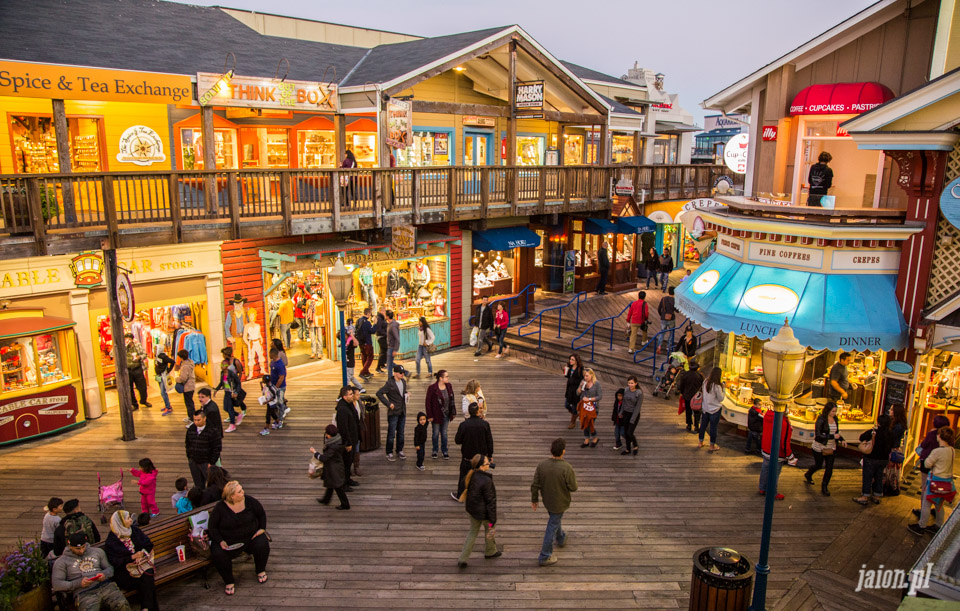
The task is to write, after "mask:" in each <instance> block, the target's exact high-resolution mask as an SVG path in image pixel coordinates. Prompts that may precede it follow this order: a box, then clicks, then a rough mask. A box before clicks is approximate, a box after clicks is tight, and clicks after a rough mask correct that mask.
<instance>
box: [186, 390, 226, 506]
mask: <svg viewBox="0 0 960 611" xmlns="http://www.w3.org/2000/svg"><path fill="white" fill-rule="evenodd" d="M197 400H198V401H200V408H201V409H202V411H203V413H204V414H206V416H207V426H209V427H210V429H211V430H213V431H216V433H217V435H219V437H220V439H223V421H222V420H221V418H222V412H221V411H220V406H219V405H217V402H216V401H214V400H213V397H212V396H211V393H210V389H209V388H201V389H200V390H198V391H197ZM191 426H193V424H188V425H187V428H190V427H191ZM202 487H203V486H201V488H202Z"/></svg>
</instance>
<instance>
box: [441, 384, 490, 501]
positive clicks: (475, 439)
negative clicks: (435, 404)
mask: <svg viewBox="0 0 960 611" xmlns="http://www.w3.org/2000/svg"><path fill="white" fill-rule="evenodd" d="M467 412H468V413H469V414H470V417H469V418H467V419H466V420H464V421H463V422H461V423H460V426H459V427H457V436H456V437H455V438H454V441H456V442H457V445H458V446H460V479H459V481H458V482H457V492H456V493H453V492H451V493H450V496H452V497H453V500H455V501H459V500H460V495H461V494H463V478H465V477H466V476H467V472H468V471H470V468H471V465H470V461H471V460H473V457H474V456H476V455H477V454H480V455H481V456H486V457H487V458H490V459H492V458H493V434H492V433H491V432H490V423H489V422H487V421H486V420H484V419H483V418H481V417H480V416H479V415H478V414H479V412H480V406H479V405H477V404H476V403H471V404H470V406H469V407H468V408H467Z"/></svg>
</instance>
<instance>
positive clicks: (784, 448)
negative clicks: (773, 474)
mask: <svg viewBox="0 0 960 611" xmlns="http://www.w3.org/2000/svg"><path fill="white" fill-rule="evenodd" d="M773 419H774V411H773V410H772V409H769V410H767V413H766V414H764V415H763V445H762V447H761V455H762V456H763V464H761V465H760V484H759V489H758V492H759V494H760V495H761V496H762V495H765V494H766V493H767V479H768V477H769V474H770V462H771V456H773V452H774V451H775V450H774V448H776V446H779V452H777V458H776V466H775V468H776V470H777V476H778V477H779V474H780V470H781V469H782V468H783V463H785V462H790V461H793V460H794V456H793V448H791V447H790V439H791V438H792V437H793V426H791V425H790V419H789V418H787V417H786V416H784V418H783V422H782V423H781V426H780V442H779V443H775V442H774V441H773ZM773 498H774V499H775V500H777V501H782V500H783V498H784V497H783V494H782V493H780V492H778V493H777V494H776V496H774V497H773Z"/></svg>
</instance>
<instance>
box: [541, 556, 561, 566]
mask: <svg viewBox="0 0 960 611" xmlns="http://www.w3.org/2000/svg"><path fill="white" fill-rule="evenodd" d="M556 563H557V557H556V556H550V557H549V558H547V559H546V560H541V561H540V566H550V565H551V564H556Z"/></svg>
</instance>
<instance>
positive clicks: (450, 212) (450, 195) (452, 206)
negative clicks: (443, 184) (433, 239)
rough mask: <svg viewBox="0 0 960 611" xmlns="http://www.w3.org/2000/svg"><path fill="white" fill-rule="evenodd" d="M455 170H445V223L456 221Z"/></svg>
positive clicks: (453, 168)
mask: <svg viewBox="0 0 960 611" xmlns="http://www.w3.org/2000/svg"><path fill="white" fill-rule="evenodd" d="M456 215H457V169H456V168H455V167H454V166H452V165H451V166H450V167H448V168H447V221H448V222H452V221H455V220H457V219H456Z"/></svg>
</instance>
